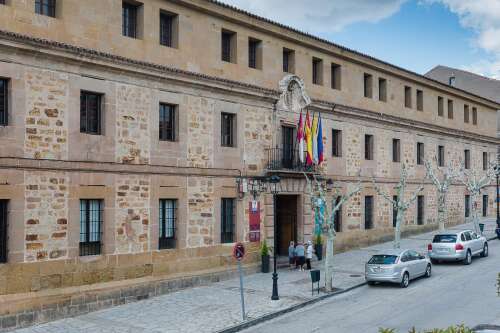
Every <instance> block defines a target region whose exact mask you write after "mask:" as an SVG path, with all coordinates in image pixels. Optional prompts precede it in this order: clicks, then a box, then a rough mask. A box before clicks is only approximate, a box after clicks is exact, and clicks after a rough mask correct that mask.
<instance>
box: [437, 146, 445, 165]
mask: <svg viewBox="0 0 500 333" xmlns="http://www.w3.org/2000/svg"><path fill="white" fill-rule="evenodd" d="M438 166H440V167H444V146H438Z"/></svg>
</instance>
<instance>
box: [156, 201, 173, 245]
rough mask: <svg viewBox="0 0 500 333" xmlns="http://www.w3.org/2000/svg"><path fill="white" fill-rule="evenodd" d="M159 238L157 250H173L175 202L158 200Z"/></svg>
mask: <svg viewBox="0 0 500 333" xmlns="http://www.w3.org/2000/svg"><path fill="white" fill-rule="evenodd" d="M159 216H160V221H159V222H160V223H159V224H160V237H159V241H158V248H159V249H160V250H162V249H175V247H176V242H175V240H176V238H175V228H176V225H177V200H176V199H160V215H159Z"/></svg>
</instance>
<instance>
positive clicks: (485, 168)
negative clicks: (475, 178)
mask: <svg viewBox="0 0 500 333" xmlns="http://www.w3.org/2000/svg"><path fill="white" fill-rule="evenodd" d="M488 164H489V161H488V153H487V152H485V151H483V170H488Z"/></svg>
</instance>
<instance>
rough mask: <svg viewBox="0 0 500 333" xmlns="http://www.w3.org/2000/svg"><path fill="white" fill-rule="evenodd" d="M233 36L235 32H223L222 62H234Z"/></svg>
mask: <svg viewBox="0 0 500 333" xmlns="http://www.w3.org/2000/svg"><path fill="white" fill-rule="evenodd" d="M233 36H234V32H229V31H222V33H221V51H222V61H226V62H233V57H232V48H233V45H232V44H233Z"/></svg>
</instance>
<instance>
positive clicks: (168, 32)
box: [160, 11, 178, 47]
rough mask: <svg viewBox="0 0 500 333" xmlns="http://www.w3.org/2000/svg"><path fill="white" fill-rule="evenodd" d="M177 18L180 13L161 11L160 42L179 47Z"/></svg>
mask: <svg viewBox="0 0 500 333" xmlns="http://www.w3.org/2000/svg"><path fill="white" fill-rule="evenodd" d="M177 19H178V15H177V14H174V13H169V12H164V11H161V12H160V44H161V45H163V46H167V47H177V38H176V37H177V36H176V34H177Z"/></svg>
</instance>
